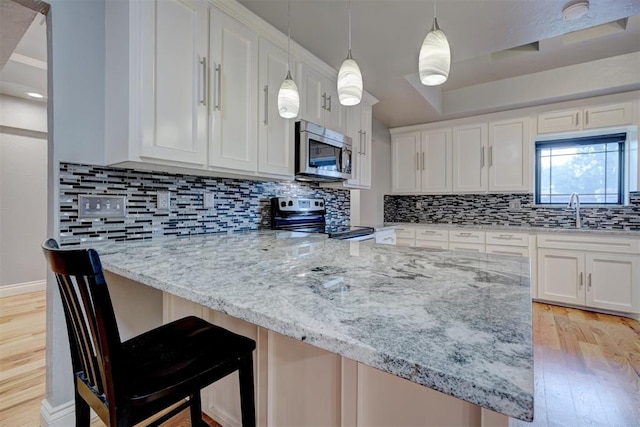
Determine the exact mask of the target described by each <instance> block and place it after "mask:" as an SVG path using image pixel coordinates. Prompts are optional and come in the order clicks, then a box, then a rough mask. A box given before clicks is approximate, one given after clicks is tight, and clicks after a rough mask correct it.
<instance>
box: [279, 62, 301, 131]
mask: <svg viewBox="0 0 640 427" xmlns="http://www.w3.org/2000/svg"><path fill="white" fill-rule="evenodd" d="M299 111H300V94H299V93H298V86H297V85H296V82H294V81H293V79H292V78H291V72H290V71H287V77H286V78H285V79H284V81H283V82H282V85H280V90H279V91H278V113H279V114H280V117H282V118H284V119H293V118H294V117H297V116H298V112H299Z"/></svg>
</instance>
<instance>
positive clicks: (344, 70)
mask: <svg viewBox="0 0 640 427" xmlns="http://www.w3.org/2000/svg"><path fill="white" fill-rule="evenodd" d="M338 98H339V99H340V104H342V105H347V106H350V105H358V104H359V103H360V101H361V100H362V73H361V72H360V67H358V64H357V63H356V61H354V60H353V58H352V57H351V51H349V54H348V55H347V59H345V60H344V62H343V63H342V65H341V66H340V71H338Z"/></svg>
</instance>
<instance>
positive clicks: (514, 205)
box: [509, 199, 521, 210]
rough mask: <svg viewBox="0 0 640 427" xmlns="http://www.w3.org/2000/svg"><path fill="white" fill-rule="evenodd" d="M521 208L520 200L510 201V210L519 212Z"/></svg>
mask: <svg viewBox="0 0 640 427" xmlns="http://www.w3.org/2000/svg"><path fill="white" fill-rule="evenodd" d="M520 207H521V206H520V199H513V200H510V201H509V209H512V210H518V209H520Z"/></svg>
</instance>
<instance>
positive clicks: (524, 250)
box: [486, 245, 529, 257]
mask: <svg viewBox="0 0 640 427" xmlns="http://www.w3.org/2000/svg"><path fill="white" fill-rule="evenodd" d="M486 250H487V253H488V254H496V255H510V256H522V257H528V256H529V248H528V247H522V246H503V245H487V247H486Z"/></svg>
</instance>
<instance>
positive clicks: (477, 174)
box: [453, 123, 487, 193]
mask: <svg viewBox="0 0 640 427" xmlns="http://www.w3.org/2000/svg"><path fill="white" fill-rule="evenodd" d="M486 151H487V125H486V124H485V123H481V124H477V125H469V126H460V127H455V128H453V191H454V192H456V193H467V192H481V191H486V190H487V161H486V155H487V153H486Z"/></svg>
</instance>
